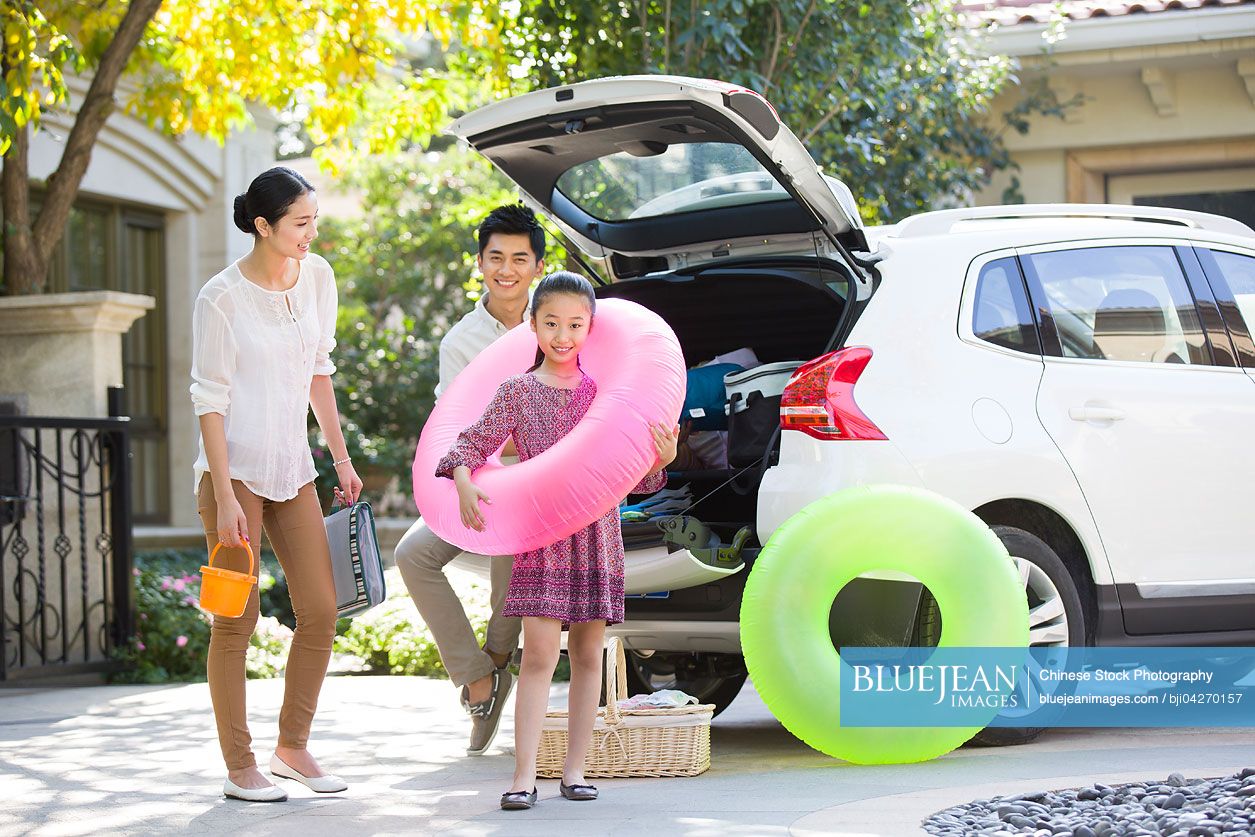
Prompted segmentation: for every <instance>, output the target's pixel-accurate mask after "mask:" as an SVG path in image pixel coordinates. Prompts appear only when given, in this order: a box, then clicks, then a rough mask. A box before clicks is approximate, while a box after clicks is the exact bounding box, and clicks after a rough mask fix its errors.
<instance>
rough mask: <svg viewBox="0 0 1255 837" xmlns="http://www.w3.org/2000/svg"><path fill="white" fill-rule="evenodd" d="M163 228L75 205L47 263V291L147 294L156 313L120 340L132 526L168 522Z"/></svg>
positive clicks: (113, 208) (127, 214) (91, 205)
mask: <svg viewBox="0 0 1255 837" xmlns="http://www.w3.org/2000/svg"><path fill="white" fill-rule="evenodd" d="M164 227H165V222H164V220H163V218H162V216H161V215H158V214H155V213H150V212H144V211H141V210H137V209H132V208H130V207H126V206H120V205H117V204H111V203H108V202H104V201H96V200H91V199H80V200H79V201H77V202H76V203H75V205H74V207H73V208H72V209H71V210H70V218H69V222H68V223H67V225H66V232H65V236H64V237H63V238H62V240H61V242H60V244H59V245H58V247H57V251H56V253H54V255H53V259H52V265H51V267H50V269H49V273H48V290H49V291H51V292H54V293H55V292H59V291H97V290H100V291H123V292H125V293H135V294H147V295H148V296H152V297H154V298H155V299H156V300H157V305H156V307H155V308H153V309H152V310H151V311H149V312H148V313H147V314H145V315H144V316H143V317H140V318H139V319H138V320H136V321H135V324H134V325H132V326H131V329H130V331H128V332H127V333H126V334H124V335H123V336H122V385H123V387H124V388H125V390H126V405H127V413H128V415H130V417H131V452H132V454H133V456H132V460H131V462H132V475H131V486H132V491H131V507H132V510H133V516H134V519H135V521H136V522H138V523H168V522H169V520H170V503H169V495H170V475H169V444H168V441H167V438H166V436H167V428H168V420H167V407H168V401H167V396H168V393H167V387H166V365H165V360H166V333H165V322H166V311H165V296H166V294H165V290H164V288H165V233H164Z"/></svg>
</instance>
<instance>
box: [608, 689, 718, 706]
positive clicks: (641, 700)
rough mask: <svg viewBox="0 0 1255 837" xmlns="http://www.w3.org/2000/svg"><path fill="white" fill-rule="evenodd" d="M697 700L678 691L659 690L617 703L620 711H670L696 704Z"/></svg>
mask: <svg viewBox="0 0 1255 837" xmlns="http://www.w3.org/2000/svg"><path fill="white" fill-rule="evenodd" d="M698 702H699V701H698V700H697V698H695V697H693V696H692V695H690V694H687V693H685V692H682V691H680V690H679V689H659V690H658V691H656V692H651V693H650V694H648V695H633V696H632V697H630V698H624V699H623V700H621V701H619V708H620V709H672V708H674V707H676V706H688V705H689V704H690V703H698Z"/></svg>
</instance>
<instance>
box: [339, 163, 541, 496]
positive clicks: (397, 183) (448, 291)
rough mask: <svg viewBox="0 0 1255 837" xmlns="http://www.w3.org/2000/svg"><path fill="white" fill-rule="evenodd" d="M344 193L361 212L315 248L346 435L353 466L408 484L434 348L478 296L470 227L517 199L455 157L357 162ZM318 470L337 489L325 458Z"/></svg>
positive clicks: (431, 398) (431, 386) (483, 168)
mask: <svg viewBox="0 0 1255 837" xmlns="http://www.w3.org/2000/svg"><path fill="white" fill-rule="evenodd" d="M344 183H345V184H346V185H349V186H351V187H352V188H354V189H355V190H359V191H360V193H361V196H362V201H361V205H362V207H363V209H364V214H363V215H362V217H360V218H357V219H353V220H342V219H337V218H334V217H329V218H327V219H325V220H324V221H322V222H321V224H320V230H319V236H318V239H317V241H316V242H315V245H314V246H315V248H316V249H318V251H319V252H320V253H321V254H322V255H323V256H325V257H326V258H327V260H328V261H329V262H331V264H332V266H333V267H334V268H335V271H336V283H337V285H338V286H339V288H340V311H339V323H338V325H337V328H336V335H337V336H336V340H337V345H336V351H335V361H336V370H337V373H336V377H337V381H338V382H339V383H338V384H337V386H338V388H339V391H340V400H341V407H342V409H343V412H344V415H345V421H346V433H345V436H346V438H347V440H348V443H349V452H350V454H352V455H353V457H354V460H355V461H357V462H359V463H363V462H364V463H370V464H373V465H375V466H377V467H378V468H379V469H381V470H382V471H384V472H385V473H387V474H389V475H396V476H398V477H402V478H404V475H406V474H408V473H409V467H410V464H411V462H412V461H413V459H414V448H415V446H416V445H417V443H418V434H419V431H420V430H422V427H423V424H424V423H425V422H426V421H427V416H428V415H429V414H430V413H431V408H432V405H433V404H434V402H435V395H434V390H435V387H436V383H437V381H438V380H439V364H438V357H437V352H438V349H439V346H440V338H441V337H443V336H444V334H445V332H447V331H448V330H449V327H450V326H452V325H453V323H455V322H457V320H458V319H459V318H460V317H461V316H462V315H463V314H464V313H465V312H466V308H467V297H468V295H470V296H477V295H478V290H479V286H478V283H477V282H476V281H474V280H472V279H471V276H472V274H473V270H474V266H475V253H476V247H475V238H474V228H475V226H476V225H477V224H478V223H479V222H480V221H481V220H483V217H484V216H485V215H486V214H487V213H488V211H489V210H490V209H492V208H493V207H494V206H497V205H499V204H502V203H508V202H511V201H513V200H515V199H516V195H515V193H514V191H513V190H512V189H511V188H510V185H509V184H508V183H507V182H506V181H505V179H504V178H503V177H501V176H499V175H497V174H496V173H495V172H494V171H493V169H492V168H491V167H490V166H489V165H488V164H487V163H486V162H485V161H484V160H483V159H482V158H480V157H479V156H478V155H475V154H470V153H467V152H464V151H459V150H457V149H453V150H450V151H447V152H444V153H435V152H419V151H412V152H409V153H406V154H402V155H399V156H395V157H389V158H383V159H371V160H363V161H359V162H356V163H354V164H353V165H352V166H351V167H350V169H349V170H348V172H347V173H346V176H345V178H344ZM548 256H549V258H550V259H560V258H561V249H560V248H556V249H555V248H554V247H553V245H552V242H551V245H550V253H549V254H548ZM553 263H558V262H553ZM315 449H316V450H321V449H322V448H321V446H319V445H315ZM318 464H319V465H320V469H321V470H322V471H324V472H326V476H328V477H329V478H330V479H331V482H330V483H329V484H331V485H334V470H333V469H331V468H330V467H329V466H330V462H329V457H323V458H322V459H321V460H320V461H319V463H318ZM402 485H403V486H404V489H405V491H404V493H405V494H406V495H407V496H408V493H409V491H408V481H406V482H404V483H402ZM407 505H409V504H408V503H407ZM409 508H410V509H412V506H409ZM382 510H383V509H381V511H382Z"/></svg>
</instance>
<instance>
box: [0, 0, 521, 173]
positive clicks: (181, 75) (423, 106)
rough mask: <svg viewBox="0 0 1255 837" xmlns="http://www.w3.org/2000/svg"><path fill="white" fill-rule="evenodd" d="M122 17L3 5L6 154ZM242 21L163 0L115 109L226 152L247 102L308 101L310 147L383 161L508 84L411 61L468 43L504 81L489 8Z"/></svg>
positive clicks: (301, 2)
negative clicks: (218, 143)
mask: <svg viewBox="0 0 1255 837" xmlns="http://www.w3.org/2000/svg"><path fill="white" fill-rule="evenodd" d="M128 5H129V3H128V2H125V0H98V2H93V3H83V2H81V0H13V2H6V4H5V11H4V12H3V20H4V24H5V25H4V31H5V51H4V59H5V60H4V63H5V72H4V74H3V75H4V79H3V80H0V94H3V95H0V153H2V152H3V150H4V147H6V146H7V144H8V142H9V141H10V139H11V138H12V136H13V133H14V130H15V129H19V128H21V127H22V126H24V125H26V124H27V123H31V124H35V125H37V124H38V121H39V117H40V114H41V112H42V110H44V109H46V108H49V107H53V106H56V105H63V104H65V102H66V93H65V85H64V80H63V77H62V72H63V71H65V70H83V69H86V70H88V71H90V70H94V69H95V67H96V66H97V64H98V63H99V62H100V59H101V57H102V55H103V54H104V53H105V51H106V49H107V48H108V46H109V44H110V43H111V42H112V41H113V38H114V35H115V33H116V31H117V29H118V27H119V25H120V23H121V21H122V18H123V15H124V14H125V12H126V10H127V7H128ZM239 11H240V10H239V8H238V6H237V5H236V4H235V3H234V2H233V0H164V2H163V3H162V4H161V6H160V8H159V9H158V10H157V12H156V14H155V15H154V16H153V18H152V19H151V20H149V21H148V22H147V26H146V28H145V31H144V35H143V37H142V38H141V40H140V42H139V44H138V46H137V47H136V48H135V50H134V51H133V53H132V54H131V55H129V56H127V58H128V63H127V70H128V79H129V81H130V83H131V84H132V85H134V88H135V92H134V94H133V95H131V96H127V97H122V96H119V97H118V98H119V102H120V104H121V105H122V106H123V107H125V108H126V110H128V111H129V112H130V113H132V114H133V115H135V116H136V117H138V118H140V119H142V120H144V121H145V122H147V123H148V124H149V125H151V126H153V127H154V128H156V129H158V130H162V131H165V132H167V133H170V134H175V135H177V134H183V133H186V132H188V131H195V132H197V133H200V134H204V135H207V136H211V137H214V138H216V139H219V140H222V139H224V138H225V137H226V135H227V134H228V133H229V132H230V131H231V130H233V129H236V128H239V127H241V126H244V125H247V124H248V123H249V122H250V121H251V119H250V116H249V113H248V104H249V103H250V102H252V103H259V104H262V105H264V106H266V107H268V108H271V109H273V110H275V111H281V110H284V109H286V108H288V107H291V106H292V105H293V104H296V103H304V104H305V105H306V112H307V122H306V128H307V129H308V132H309V135H310V136H311V137H312V138H313V140H314V141H315V142H316V143H317V144H318V145H319V146H320V151H321V152H322V153H323V154H325V155H326V160H327V162H328V164H329V165H331V164H333V163H334V162H335V160H336V159H339V158H340V157H342V156H343V155H344V153H345V152H347V151H348V150H349V149H350V148H352V147H354V146H356V147H358V148H361V149H364V150H368V151H369V152H370V153H380V152H383V151H392V150H396V149H398V148H400V147H402V146H403V145H405V144H406V143H409V142H414V141H420V142H426V141H427V140H428V139H429V138H430V137H431V136H433V135H434V134H435V133H436V132H437V131H439V129H440V127H441V126H442V124H443V122H444V120H445V117H446V115H447V114H448V113H449V111H450V109H451V108H459V107H462V106H464V103H465V101H466V100H467V97H468V96H469V95H472V92H473V91H482V90H484V89H485V88H486V87H488V86H490V85H491V83H492V79H494V78H497V77H500V75H501V73H500V72H496V73H490V74H485V75H482V76H476V77H472V76H466V75H457V74H450V73H448V72H446V71H444V70H443V68H430V67H427V68H424V67H418V66H415V65H414V64H413V63H412V61H411V53H412V52H413V51H414V46H415V44H418V43H420V42H424V39H426V41H425V43H426V44H427V46H428V47H429V48H431V47H434V48H436V49H441V48H448V47H449V46H450V45H454V44H464V45H466V46H467V48H470V49H476V50H478V51H479V54H480V55H481V56H483V58H484V60H485V61H486V62H487V63H488V65H489V66H496V67H497V69H498V70H501V69H502V67H501V66H500V59H493V58H492V56H493V55H494V53H496V54H500V50H499V49H496V48H495V47H494V43H495V42H496V33H497V32H498V31H499V30H500V29H501V26H500V24H499V23H498V21H499V13H498V11H497V9H496V6H495V4H486V5H480V4H479V3H478V2H475V0H470V2H463V0H455V1H454V2H415V0H374V2H370V3H361V2H358V0H317V2H313V3H311V2H306V0H266V2H263V3H260V4H256V5H254V6H252V7H250V9H249V13H248V14H240V13H239ZM331 149H334V150H335V152H336V153H334V154H333V153H330V151H331Z"/></svg>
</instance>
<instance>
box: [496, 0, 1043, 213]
mask: <svg viewBox="0 0 1255 837" xmlns="http://www.w3.org/2000/svg"><path fill="white" fill-rule="evenodd" d="M953 7H954V3H953V0H926V2H911V3H904V2H902V0H861V1H853V2H852V1H851V0H702V2H700V3H699V2H697V0H687V2H686V0H617V2H609V3H573V2H562V1H561V0H521V6H520V9H519V11H518V16H517V20H516V21H515V22H514V23H513V25H512V26H511V28H510V29H509V30H508V31H507V32H506V33H504V37H505V38H506V42H507V44H508V45H509V49H510V51H511V53H512V57H513V59H514V60H515V62H517V65H518V68H519V69H518V70H517V71H516V72H515V75H514V84H515V86H516V89H523V88H527V87H546V86H551V85H559V84H569V83H572V82H575V81H581V80H584V79H590V78H597V77H600V76H608V75H619V74H629V73H642V72H661V73H670V74H674V75H686V76H697V77H700V78H718V79H721V80H724V81H729V82H732V83H736V84H741V85H744V86H746V87H749V88H751V89H753V90H756V91H758V92H760V93H762V94H764V95H765V96H766V97H767V98H768V99H769V100H770V101H771V102H772V104H773V105H774V106H775V107H776V109H777V111H778V112H779V114H780V117H781V119H782V120H783V121H784V122H785V123H786V124H787V125H788V126H789V127H790V129H791V130H793V132H794V133H796V134H797V135H798V136H799V137H800V138H801V139H802V141H803V142H804V143H805V144H806V146H807V147H808V149H809V150H810V152H811V154H812V156H813V157H814V158H815V160H816V162H818V163H819V164H821V165H822V166H824V167H825V168H826V169H827V170H828V171H830V172H831V173H833V174H835V175H837V176H839V177H840V178H841V179H843V180H845V181H846V182H847V184H848V185H849V186H850V188H851V189H852V190H853V191H854V193H855V195H856V196H857V197H858V198H859V201H860V205H861V209H862V211H863V214H864V216H865V217H866V218H867V219H868V220H887V219H890V218H897V217H901V216H902V215H905V214H908V213H910V212H914V211H919V210H925V209H930V208H933V207H934V206H935V205H936V204H937V202H938V201H940V200H943V199H946V198H951V199H953V198H954V197H956V196H962V195H964V194H965V193H966V192H968V191H969V190H972V189H974V188H976V187H978V186H981V185H983V184H984V183H986V182H988V179H989V176H990V175H991V173H992V171H993V170H995V169H1000V168H1006V167H1007V166H1008V165H1010V160H1009V157H1008V155H1007V153H1006V151H1005V149H1004V148H1003V146H1002V143H1001V141H1000V134H1001V131H1002V130H1004V129H1005V126H999V125H996V124H991V123H990V121H989V120H988V113H987V110H988V107H989V104H990V101H991V99H992V98H993V96H994V95H995V94H996V93H997V92H998V90H999V89H1000V88H1001V86H1002V85H1003V84H1004V83H1005V82H1006V81H1007V80H1008V79H1010V78H1011V70H1012V65H1011V62H1010V61H1009V60H1008V59H1005V58H1001V57H998V56H990V55H988V54H986V53H984V52H982V50H981V49H980V48H979V43H978V40H979V33H976V32H974V31H972V30H971V29H969V28H967V27H965V26H964V25H963V22H962V21H961V20H960V19H959V17H958V16H957V14H956V13H955V11H954V8H953ZM1036 106H1037V105H1036V104H1035V103H1034V104H1031V105H1030V106H1029V107H1030V108H1032V107H1036ZM1043 109H1044V107H1043ZM1021 110H1023V108H1021Z"/></svg>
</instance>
